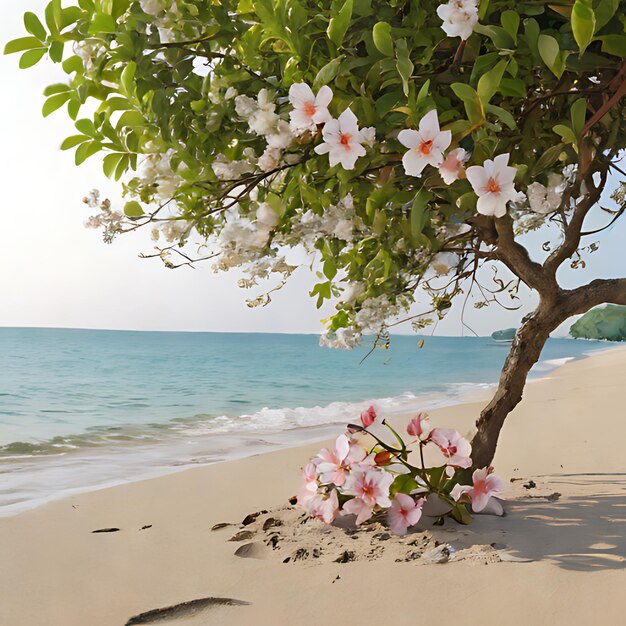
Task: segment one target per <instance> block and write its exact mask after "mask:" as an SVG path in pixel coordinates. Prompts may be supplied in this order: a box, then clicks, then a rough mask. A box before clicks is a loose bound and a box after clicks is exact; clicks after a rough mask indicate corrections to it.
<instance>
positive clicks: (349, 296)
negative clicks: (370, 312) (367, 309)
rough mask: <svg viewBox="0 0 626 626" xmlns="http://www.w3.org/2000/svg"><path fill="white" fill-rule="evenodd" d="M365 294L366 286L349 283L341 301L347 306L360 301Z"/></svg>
mask: <svg viewBox="0 0 626 626" xmlns="http://www.w3.org/2000/svg"><path fill="white" fill-rule="evenodd" d="M363 293H365V286H364V285H363V283H348V284H347V285H346V287H345V289H344V290H343V294H342V296H341V299H342V301H343V302H345V303H346V304H349V303H351V302H355V301H356V300H358V298H359V297H360V296H362V295H363Z"/></svg>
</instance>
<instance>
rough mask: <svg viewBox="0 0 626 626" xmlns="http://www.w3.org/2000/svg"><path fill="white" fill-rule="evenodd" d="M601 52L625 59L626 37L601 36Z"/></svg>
mask: <svg viewBox="0 0 626 626" xmlns="http://www.w3.org/2000/svg"><path fill="white" fill-rule="evenodd" d="M598 39H599V40H600V41H601V42H602V52H606V53H607V54H612V55H613V56H616V57H621V58H622V59H626V35H602V37H598Z"/></svg>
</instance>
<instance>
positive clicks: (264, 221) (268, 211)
mask: <svg viewBox="0 0 626 626" xmlns="http://www.w3.org/2000/svg"><path fill="white" fill-rule="evenodd" d="M256 221H257V223H258V224H259V225H260V226H264V227H266V228H268V229H269V230H271V229H272V228H274V227H275V226H278V223H279V222H280V218H279V217H278V214H277V213H276V211H274V209H273V208H272V207H271V206H270V205H269V204H268V203H267V202H262V203H261V204H259V207H258V208H257V210H256Z"/></svg>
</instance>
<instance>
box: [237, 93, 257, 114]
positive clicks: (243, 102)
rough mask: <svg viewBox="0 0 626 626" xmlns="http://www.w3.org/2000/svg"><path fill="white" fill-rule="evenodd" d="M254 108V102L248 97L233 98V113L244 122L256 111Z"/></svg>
mask: <svg viewBox="0 0 626 626" xmlns="http://www.w3.org/2000/svg"><path fill="white" fill-rule="evenodd" d="M256 108H257V106H256V102H255V101H254V100H253V99H252V98H250V96H237V97H236V98H235V111H236V112H237V115H239V116H240V117H243V119H244V120H247V119H248V118H249V117H250V116H251V115H252V114H253V113H254V112H255V111H256Z"/></svg>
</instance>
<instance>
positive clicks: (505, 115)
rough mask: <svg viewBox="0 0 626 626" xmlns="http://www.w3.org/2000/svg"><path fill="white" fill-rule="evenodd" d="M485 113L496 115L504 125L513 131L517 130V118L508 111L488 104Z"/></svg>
mask: <svg viewBox="0 0 626 626" xmlns="http://www.w3.org/2000/svg"><path fill="white" fill-rule="evenodd" d="M485 111H486V112H487V113H490V114H491V115H495V116H496V117H497V118H498V119H499V120H500V121H501V122H502V123H503V124H505V125H506V126H508V127H509V128H510V129H511V130H515V129H516V128H517V123H516V122H515V118H514V117H513V116H512V115H511V114H510V113H509V111H507V110H506V109H503V108H502V107H497V106H494V105H493V104H486V105H485Z"/></svg>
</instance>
